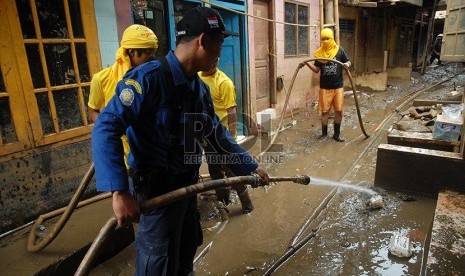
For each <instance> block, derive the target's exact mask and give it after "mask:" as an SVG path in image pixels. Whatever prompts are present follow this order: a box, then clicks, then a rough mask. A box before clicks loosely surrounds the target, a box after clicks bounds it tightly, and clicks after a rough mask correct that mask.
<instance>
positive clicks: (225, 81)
mask: <svg viewBox="0 0 465 276" xmlns="http://www.w3.org/2000/svg"><path fill="white" fill-rule="evenodd" d="M199 76H200V78H201V79H202V80H203V81H204V82H205V83H206V84H207V85H208V87H209V88H210V94H211V96H212V100H213V106H214V108H215V113H216V115H218V117H219V118H220V120H221V124H222V125H223V126H225V127H226V128H228V111H227V109H228V108H231V107H234V106H236V105H237V104H236V90H235V87H234V83H233V82H232V80H231V79H230V78H229V77H228V76H226V74H225V73H223V72H222V71H221V70H220V69H217V70H216V72H215V74H213V75H211V76H202V72H199Z"/></svg>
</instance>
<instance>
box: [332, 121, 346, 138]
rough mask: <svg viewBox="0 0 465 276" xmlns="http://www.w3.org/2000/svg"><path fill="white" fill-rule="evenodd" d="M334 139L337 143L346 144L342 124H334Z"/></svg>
mask: <svg viewBox="0 0 465 276" xmlns="http://www.w3.org/2000/svg"><path fill="white" fill-rule="evenodd" d="M333 139H334V140H335V141H336V142H344V141H345V139H344V138H342V137H341V124H334V135H333Z"/></svg>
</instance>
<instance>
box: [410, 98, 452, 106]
mask: <svg viewBox="0 0 465 276" xmlns="http://www.w3.org/2000/svg"><path fill="white" fill-rule="evenodd" d="M436 104H442V105H445V104H460V101H438V100H424V99H423V100H422V99H418V100H414V101H413V104H412V105H413V106H432V105H436Z"/></svg>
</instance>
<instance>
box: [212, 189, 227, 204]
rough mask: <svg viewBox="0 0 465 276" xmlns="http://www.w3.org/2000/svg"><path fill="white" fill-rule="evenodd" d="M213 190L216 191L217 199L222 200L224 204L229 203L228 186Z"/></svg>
mask: <svg viewBox="0 0 465 276" xmlns="http://www.w3.org/2000/svg"><path fill="white" fill-rule="evenodd" d="M215 192H216V199H217V200H218V201H221V202H223V203H224V205H225V206H227V205H229V203H231V201H230V199H229V195H230V193H231V189H230V188H229V187H226V188H218V189H215Z"/></svg>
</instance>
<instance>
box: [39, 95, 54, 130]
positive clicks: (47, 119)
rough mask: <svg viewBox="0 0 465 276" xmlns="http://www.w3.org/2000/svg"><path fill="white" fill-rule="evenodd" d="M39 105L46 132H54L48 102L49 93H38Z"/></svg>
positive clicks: (42, 123) (43, 128) (41, 120)
mask: <svg viewBox="0 0 465 276" xmlns="http://www.w3.org/2000/svg"><path fill="white" fill-rule="evenodd" d="M36 100H37V106H38V107H39V114H40V122H41V125H42V131H43V132H44V134H51V133H54V132H55V130H54V128H53V121H52V114H51V113H50V105H49V103H48V96H47V93H41V94H36Z"/></svg>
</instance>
